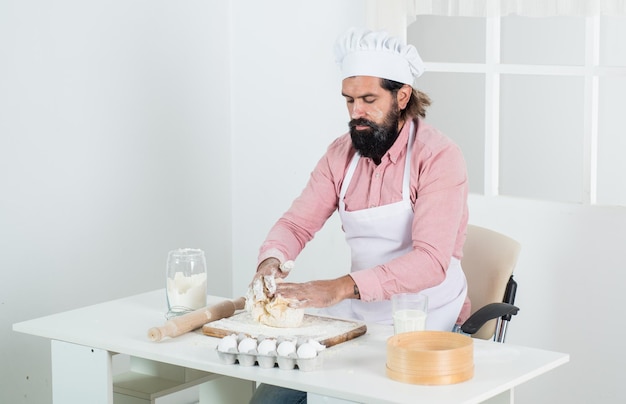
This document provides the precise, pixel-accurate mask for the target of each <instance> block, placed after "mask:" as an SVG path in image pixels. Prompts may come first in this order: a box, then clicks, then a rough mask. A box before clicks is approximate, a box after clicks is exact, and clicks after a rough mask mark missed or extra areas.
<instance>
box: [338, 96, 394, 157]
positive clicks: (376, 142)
mask: <svg viewBox="0 0 626 404" xmlns="http://www.w3.org/2000/svg"><path fill="white" fill-rule="evenodd" d="M399 120H400V111H399V109H398V108H397V106H395V105H394V106H393V107H392V109H391V111H389V113H388V114H387V116H386V117H385V119H384V120H383V122H382V123H381V124H377V123H375V122H372V121H369V120H367V119H364V118H358V119H353V120H351V121H350V137H351V138H352V145H353V146H354V148H355V149H356V150H357V151H358V152H359V153H360V154H361V156H363V157H369V158H371V159H372V160H373V161H374V163H376V165H378V164H380V161H381V159H382V157H383V156H384V155H385V153H387V150H389V148H390V147H391V146H392V145H393V143H394V142H395V141H396V139H397V138H398V122H399ZM357 126H369V129H365V130H357V129H356V127H357Z"/></svg>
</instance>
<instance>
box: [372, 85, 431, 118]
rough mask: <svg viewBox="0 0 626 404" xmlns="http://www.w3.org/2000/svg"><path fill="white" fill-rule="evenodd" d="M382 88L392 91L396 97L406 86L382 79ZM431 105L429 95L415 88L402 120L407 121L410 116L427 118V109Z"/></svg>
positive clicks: (402, 112)
mask: <svg viewBox="0 0 626 404" xmlns="http://www.w3.org/2000/svg"><path fill="white" fill-rule="evenodd" d="M380 86H381V87H382V88H384V89H385V90H387V91H391V94H392V95H393V96H394V97H395V96H396V94H397V93H398V90H399V89H401V88H402V86H404V84H402V83H400V82H397V81H393V80H389V79H380ZM430 103H431V101H430V97H428V95H426V94H424V93H423V92H421V91H418V90H416V89H414V88H413V89H412V92H411V98H410V99H409V103H408V104H406V108H405V109H403V110H402V111H401V112H400V118H401V119H406V118H407V117H409V116H420V117H422V118H425V117H426V108H428V107H429V106H430Z"/></svg>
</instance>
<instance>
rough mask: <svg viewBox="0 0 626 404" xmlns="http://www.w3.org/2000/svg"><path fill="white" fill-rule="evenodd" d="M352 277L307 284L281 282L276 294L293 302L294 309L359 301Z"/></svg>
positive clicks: (346, 276)
mask: <svg viewBox="0 0 626 404" xmlns="http://www.w3.org/2000/svg"><path fill="white" fill-rule="evenodd" d="M355 286H356V284H355V283H354V281H353V280H352V277H351V276H350V275H345V276H342V277H341V278H337V279H333V280H321V281H311V282H305V283H288V282H279V283H277V284H276V294H277V295H278V294H279V295H281V296H282V297H284V298H285V299H288V300H291V301H293V303H291V304H290V306H291V307H294V308H306V307H317V308H323V307H328V306H332V305H334V304H337V303H339V302H340V301H342V300H344V299H355V298H356V299H358V298H359V295H358V289H357V288H356V287H355Z"/></svg>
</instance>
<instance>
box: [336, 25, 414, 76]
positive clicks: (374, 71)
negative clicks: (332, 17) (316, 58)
mask: <svg viewBox="0 0 626 404" xmlns="http://www.w3.org/2000/svg"><path fill="white" fill-rule="evenodd" d="M335 61H336V62H337V64H339V66H340V67H341V75H342V79H345V78H346V77H352V76H373V77H380V78H383V79H389V80H393V81H397V82H399V83H404V84H408V85H410V86H412V85H413V82H414V80H415V79H416V78H417V77H419V76H421V75H422V73H424V62H422V59H421V58H420V55H419V53H417V49H415V46H413V45H405V44H403V43H402V42H401V41H400V39H398V38H396V37H392V36H390V35H389V34H388V33H387V32H385V31H370V30H367V29H359V28H351V29H349V30H348V32H346V33H345V34H344V35H342V36H341V37H340V38H339V39H338V40H337V42H336V43H335Z"/></svg>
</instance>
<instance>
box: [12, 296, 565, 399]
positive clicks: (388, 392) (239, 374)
mask: <svg viewBox="0 0 626 404" xmlns="http://www.w3.org/2000/svg"><path fill="white" fill-rule="evenodd" d="M222 299H223V298H220V297H210V298H209V303H211V302H212V301H219V300H222ZM164 311H165V292H164V291H163V290H157V291H153V292H149V293H144V294H140V295H136V296H131V297H128V298H124V299H119V300H114V301H110V302H106V303H102V304H97V305H94V306H89V307H85V308H81V309H77V310H72V311H67V312H63V313H59V314H54V315H51V316H47V317H42V318H38V319H35V320H30V321H25V322H21V323H17V324H14V325H13V329H14V330H15V331H17V332H21V333H26V334H31V335H36V336H40V337H44V338H49V339H51V340H52V380H53V398H54V402H55V404H57V403H63V402H69V401H68V400H69V399H70V398H71V399H72V400H74V399H76V400H81V401H80V402H90V403H103V404H110V403H112V402H113V398H112V397H113V393H112V365H111V363H112V361H111V358H112V355H114V354H125V355H128V356H129V357H133V358H142V359H144V360H149V361H153V362H154V363H162V364H171V365H177V366H179V367H182V368H185V369H192V370H193V369H195V370H200V371H204V372H210V373H212V374H216V375H223V376H229V377H232V378H235V379H230V378H225V379H229V380H234V381H252V382H262V383H269V384H275V385H280V386H285V387H289V388H293V389H298V390H304V391H307V392H309V397H310V400H309V402H316V401H318V402H321V401H324V402H327V403H328V402H333V400H332V399H331V400H330V401H329V399H327V398H324V399H323V400H320V399H319V397H321V396H327V397H332V398H334V399H335V400H334V402H346V401H347V402H362V403H415V402H420V403H442V404H443V403H450V404H460V403H478V402H483V401H486V400H489V399H491V398H493V397H496V398H497V399H498V400H501V399H502V398H504V400H509V399H510V398H512V390H513V388H514V387H515V386H517V385H519V384H521V383H524V382H526V381H528V380H530V379H532V378H534V377H537V376H539V375H541V374H543V373H545V372H548V371H550V370H552V369H554V368H556V367H558V366H560V365H563V364H565V363H567V362H568V361H569V355H568V354H564V353H558V352H551V351H545V350H540V349H534V348H528V347H522V346H515V345H510V344H498V343H494V342H490V341H482V340H475V341H474V342H475V343H474V346H475V348H474V364H475V373H474V377H473V378H472V379H471V380H469V381H467V382H463V383H459V384H454V385H446V386H420V385H412V384H405V383H400V382H397V381H394V380H391V379H389V378H388V377H387V376H386V375H385V361H386V339H387V338H388V337H389V336H391V335H392V333H393V329H392V327H387V326H379V325H375V324H372V325H368V332H367V333H366V334H365V335H363V336H361V337H359V338H357V339H354V340H352V341H348V342H345V343H342V344H339V345H336V346H334V347H331V348H328V349H326V350H325V351H324V352H323V354H322V355H323V367H322V370H319V371H311V372H304V371H300V370H283V369H279V368H272V369H262V368H260V367H258V366H252V367H245V366H241V365H237V364H235V365H227V364H222V363H221V362H220V361H219V359H218V357H217V354H216V352H215V347H216V345H217V343H218V342H219V339H217V338H212V337H208V336H205V335H203V334H202V333H200V332H192V333H188V334H186V335H183V336H180V337H177V338H174V339H166V340H163V341H161V342H151V341H149V340H148V338H147V330H148V329H149V328H150V327H153V326H156V325H161V324H163V323H164V321H165V318H164ZM77 378H78V379H80V380H78V381H77V380H76V379H77ZM246 383H248V385H252V383H250V382H246ZM230 389H231V390H232V389H233V387H232V386H231V387H230ZM207 394H209V393H207ZM210 394H213V393H210ZM213 400H215V398H213ZM205 401H206V402H209V400H208V399H205ZM201 402H204V401H202V400H201ZM213 402H216V401H213Z"/></svg>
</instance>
